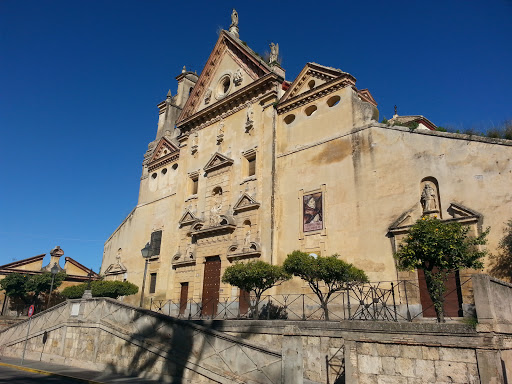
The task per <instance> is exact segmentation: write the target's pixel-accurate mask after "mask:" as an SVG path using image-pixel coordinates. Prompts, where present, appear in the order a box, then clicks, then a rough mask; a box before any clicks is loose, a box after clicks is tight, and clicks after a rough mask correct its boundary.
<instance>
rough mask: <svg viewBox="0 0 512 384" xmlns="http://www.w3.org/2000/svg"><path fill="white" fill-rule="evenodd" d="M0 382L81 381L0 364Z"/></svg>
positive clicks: (46, 383)
mask: <svg viewBox="0 0 512 384" xmlns="http://www.w3.org/2000/svg"><path fill="white" fill-rule="evenodd" d="M0 383H2V384H4V383H9V384H35V383H38V384H64V383H69V384H71V383H83V381H75V380H71V379H68V378H62V377H60V376H48V375H42V374H40V373H33V372H26V371H20V370H19V369H15V368H10V367H4V366H0Z"/></svg>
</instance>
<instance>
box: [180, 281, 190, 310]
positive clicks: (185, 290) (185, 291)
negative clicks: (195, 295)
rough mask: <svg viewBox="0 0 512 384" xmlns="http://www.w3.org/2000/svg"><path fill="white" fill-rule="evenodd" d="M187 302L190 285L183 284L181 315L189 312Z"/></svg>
mask: <svg viewBox="0 0 512 384" xmlns="http://www.w3.org/2000/svg"><path fill="white" fill-rule="evenodd" d="M187 300H188V283H181V293H180V315H183V314H185V311H186V310H187Z"/></svg>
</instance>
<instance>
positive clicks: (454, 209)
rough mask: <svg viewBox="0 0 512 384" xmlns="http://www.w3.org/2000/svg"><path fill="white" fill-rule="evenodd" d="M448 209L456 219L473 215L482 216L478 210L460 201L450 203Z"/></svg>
mask: <svg viewBox="0 0 512 384" xmlns="http://www.w3.org/2000/svg"><path fill="white" fill-rule="evenodd" d="M447 211H448V213H449V214H450V216H451V217H453V218H454V219H457V218H473V217H476V218H479V217H480V216H481V215H480V214H479V213H478V212H476V211H474V210H472V209H470V208H467V207H465V206H463V205H462V204H458V203H450V206H449V207H448V209H447Z"/></svg>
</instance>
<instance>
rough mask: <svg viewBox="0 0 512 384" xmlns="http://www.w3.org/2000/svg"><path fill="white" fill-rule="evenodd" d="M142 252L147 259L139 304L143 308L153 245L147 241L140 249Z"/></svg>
mask: <svg viewBox="0 0 512 384" xmlns="http://www.w3.org/2000/svg"><path fill="white" fill-rule="evenodd" d="M140 253H142V257H143V258H144V259H146V264H145V265H144V277H143V279H142V289H141V293H140V305H139V307H141V308H142V306H143V303H144V287H145V286H146V273H147V271H148V261H149V257H150V256H151V246H150V245H149V243H147V244H146V246H145V247H144V248H142V249H141V250H140Z"/></svg>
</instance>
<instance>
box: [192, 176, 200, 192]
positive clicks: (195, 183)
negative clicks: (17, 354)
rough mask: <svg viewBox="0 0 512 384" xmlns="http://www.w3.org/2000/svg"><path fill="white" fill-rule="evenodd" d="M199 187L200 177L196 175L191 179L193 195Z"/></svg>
mask: <svg viewBox="0 0 512 384" xmlns="http://www.w3.org/2000/svg"><path fill="white" fill-rule="evenodd" d="M198 187H199V178H198V177H197V176H196V177H192V179H191V193H192V195H197V190H198Z"/></svg>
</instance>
